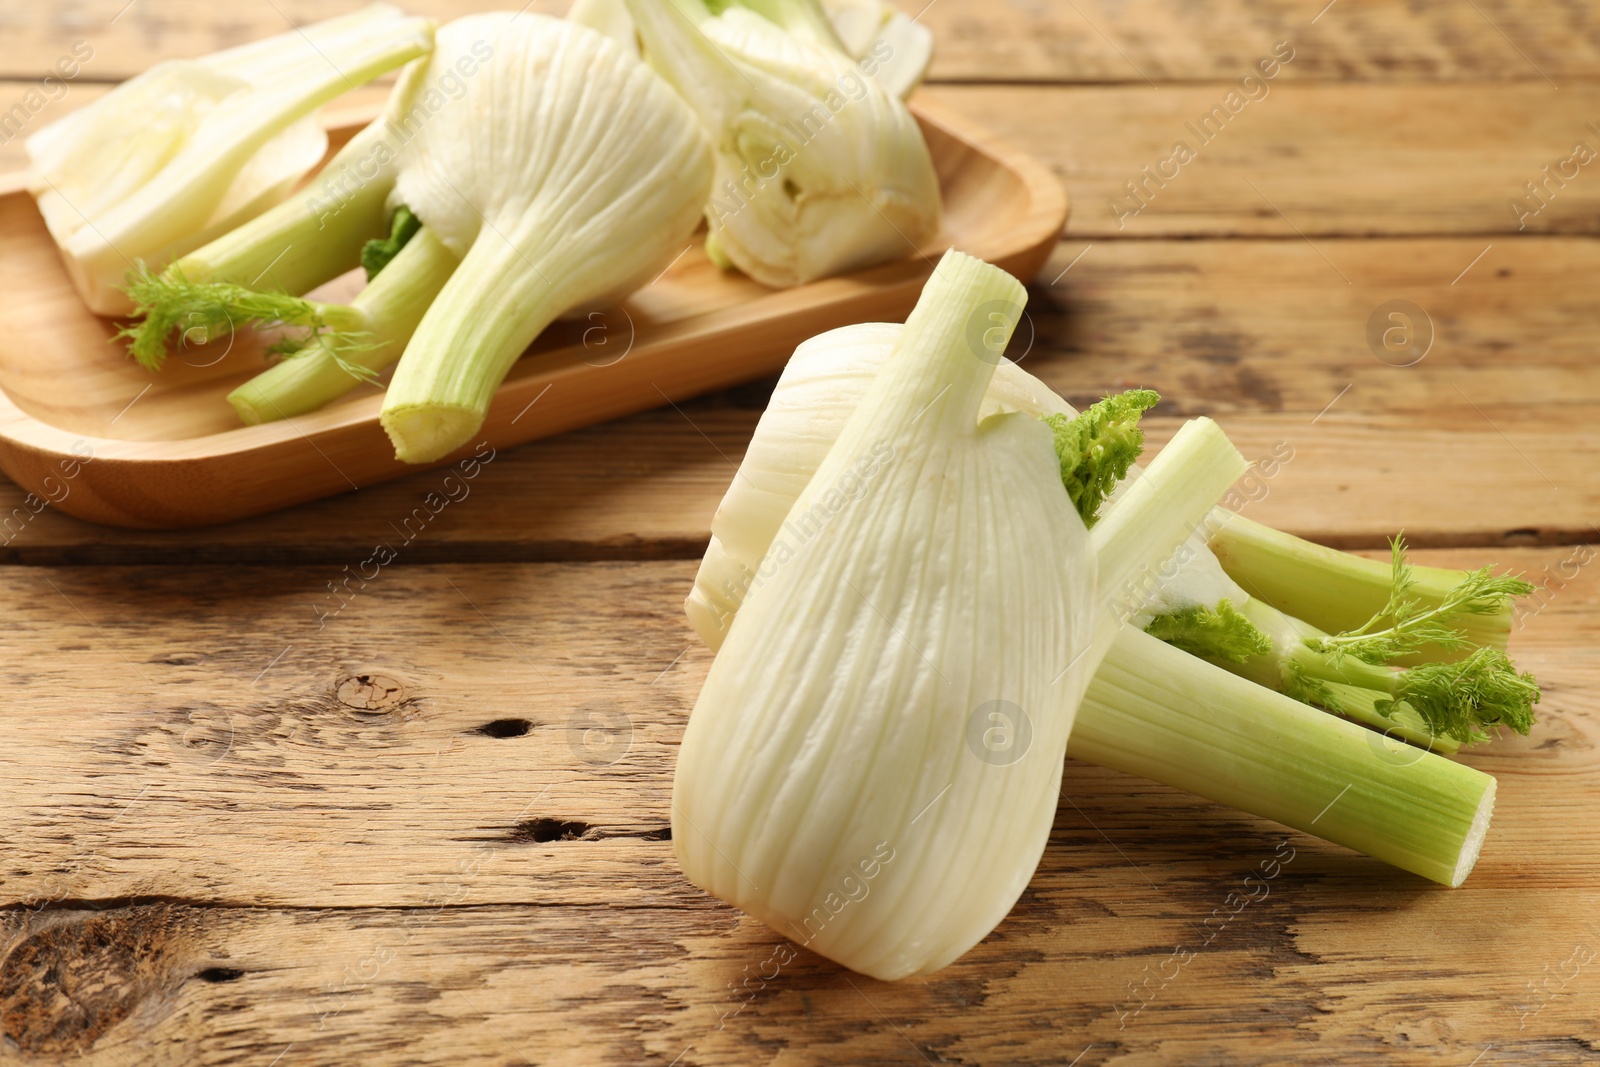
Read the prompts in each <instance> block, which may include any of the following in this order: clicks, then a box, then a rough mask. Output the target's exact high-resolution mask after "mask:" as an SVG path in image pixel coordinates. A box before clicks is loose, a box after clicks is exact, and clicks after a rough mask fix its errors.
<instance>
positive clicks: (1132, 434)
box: [1044, 389, 1161, 526]
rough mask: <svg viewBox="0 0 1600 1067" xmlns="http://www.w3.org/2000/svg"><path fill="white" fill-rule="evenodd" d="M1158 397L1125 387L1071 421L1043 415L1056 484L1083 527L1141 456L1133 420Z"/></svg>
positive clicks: (1091, 522)
mask: <svg viewBox="0 0 1600 1067" xmlns="http://www.w3.org/2000/svg"><path fill="white" fill-rule="evenodd" d="M1160 399H1161V397H1160V395H1159V394H1157V393H1156V392H1155V391H1154V390H1152V389H1130V390H1128V391H1127V392H1125V393H1118V394H1117V395H1116V396H1108V397H1106V398H1105V399H1104V400H1102V401H1100V402H1099V403H1098V404H1095V405H1094V406H1092V407H1090V408H1089V409H1088V410H1086V411H1083V412H1081V413H1079V414H1078V416H1077V417H1076V418H1068V417H1067V416H1065V415H1049V416H1046V417H1045V420H1044V421H1045V423H1046V424H1048V425H1049V427H1050V429H1051V430H1053V431H1054V432H1055V445H1056V458H1057V459H1059V460H1060V462H1061V483H1062V484H1063V485H1065V486H1066V488H1067V496H1068V497H1070V498H1071V500H1072V506H1073V507H1074V508H1076V509H1077V511H1078V514H1079V515H1081V516H1082V517H1083V522H1084V525H1085V526H1093V525H1094V524H1095V520H1096V519H1097V518H1098V517H1099V515H1100V506H1101V505H1102V504H1104V503H1105V501H1106V498H1107V497H1108V496H1110V495H1111V492H1112V490H1114V489H1115V488H1116V487H1117V484H1118V483H1119V482H1121V481H1122V479H1124V478H1126V477H1127V476H1128V471H1129V469H1130V468H1132V466H1133V465H1134V463H1136V462H1138V459H1139V456H1140V454H1141V453H1143V452H1144V431H1143V430H1141V429H1140V428H1139V419H1140V418H1141V417H1142V416H1143V415H1144V413H1145V412H1146V411H1149V410H1150V409H1151V408H1153V407H1155V406H1156V403H1157V401H1159V400H1160Z"/></svg>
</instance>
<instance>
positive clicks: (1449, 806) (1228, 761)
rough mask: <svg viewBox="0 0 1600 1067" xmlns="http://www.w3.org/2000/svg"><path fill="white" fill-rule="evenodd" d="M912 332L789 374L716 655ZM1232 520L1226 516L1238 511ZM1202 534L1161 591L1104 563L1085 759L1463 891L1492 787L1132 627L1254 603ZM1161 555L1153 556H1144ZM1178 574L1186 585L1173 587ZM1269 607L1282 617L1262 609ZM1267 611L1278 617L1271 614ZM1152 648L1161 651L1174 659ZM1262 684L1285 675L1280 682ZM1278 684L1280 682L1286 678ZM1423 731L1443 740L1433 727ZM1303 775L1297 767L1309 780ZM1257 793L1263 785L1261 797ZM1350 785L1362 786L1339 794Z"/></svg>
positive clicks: (705, 634)
mask: <svg viewBox="0 0 1600 1067" xmlns="http://www.w3.org/2000/svg"><path fill="white" fill-rule="evenodd" d="M901 329H902V327H899V326H895V325H887V324H868V325H862V326H854V327H846V328H844V329H841V330H835V331H832V332H830V333H827V334H823V335H821V336H819V337H815V338H812V339H811V340H810V341H807V342H806V343H804V344H803V345H801V346H800V348H799V349H798V350H797V351H796V353H795V355H794V358H793V359H791V361H790V363H789V365H788V367H787V368H786V369H785V371H784V374H783V377H782V378H781V379H780V380H779V383H778V386H777V388H776V389H775V390H774V392H773V396H772V400H771V403H770V404H769V406H768V409H767V411H766V413H765V414H764V415H763V416H762V419H761V421H760V423H759V424H758V426H757V429H756V433H755V436H754V438H753V439H752V441H751V443H750V446H749V448H748V450H747V451H746V454H745V459H744V462H743V463H742V464H741V466H740V469H739V472H738V474H737V476H736V477H735V478H734V479H733V483H732V484H731V485H730V487H729V489H728V492H727V495H726V496H725V497H724V498H723V501H722V504H721V505H720V506H719V507H718V509H717V513H716V516H715V518H714V519H713V520H712V530H713V537H712V540H711V543H710V546H709V547H708V549H707V552H706V556H705V559H704V561H703V562H702V564H701V568H700V572H699V574H698V575H697V577H696V582H695V588H694V590H693V591H692V592H691V594H690V596H689V599H688V601H687V602H686V605H685V608H686V611H687V613H688V615H689V618H690V620H691V622H692V623H693V625H694V627H695V629H696V631H697V632H698V633H699V634H700V636H701V638H702V639H703V640H704V641H705V642H706V644H707V645H708V646H710V647H711V648H712V649H714V650H715V649H717V648H719V647H720V646H721V644H722V642H723V641H724V640H725V639H726V638H727V636H728V634H729V633H730V632H731V629H732V625H733V622H734V618H735V613H736V612H737V611H738V610H739V605H740V603H741V602H742V601H743V599H744V598H745V597H746V596H747V595H749V593H750V591H751V590H752V589H757V588H759V587H760V586H761V585H762V584H764V582H765V581H766V580H767V579H768V578H769V577H770V575H771V573H772V572H773V567H772V562H771V559H772V557H771V553H770V552H769V551H768V549H769V546H773V545H775V544H777V543H779V542H783V541H792V540H793V539H794V538H795V536H796V532H795V530H794V528H793V526H792V525H791V524H790V523H788V522H787V521H786V518H787V514H788V508H789V506H790V504H791V503H792V501H793V500H794V499H795V498H796V497H797V496H798V495H799V493H800V492H801V491H802V490H803V489H804V488H805V487H806V486H807V485H808V484H810V482H811V480H812V476H813V472H814V471H815V469H816V467H817V465H818V464H819V462H820V460H821V457H823V456H825V455H827V454H828V450H829V448H830V447H831V445H832V443H833V441H834V439H835V437H836V436H837V434H838V433H839V430H840V428H841V427H842V426H843V425H844V423H845V421H846V420H847V419H848V418H849V417H850V415H851V413H852V412H853V411H854V410H855V405H856V403H857V402H858V400H859V397H860V396H861V395H862V394H863V392H864V391H865V388H866V384H867V383H869V382H870V381H871V380H872V378H873V376H874V375H875V374H876V373H877V371H878V369H879V368H881V367H882V366H884V364H885V361H886V360H887V359H888V358H889V353H890V352H891V351H893V349H894V346H895V344H896V342H897V339H898V337H899V334H900V331H901ZM983 410H984V411H986V412H987V411H1001V410H1005V411H1020V412H1026V413H1029V414H1033V415H1036V416H1040V417H1051V416H1061V415H1070V414H1071V409H1070V408H1069V407H1068V406H1067V405H1066V404H1065V403H1064V402H1063V401H1062V400H1061V399H1060V398H1059V397H1057V396H1055V394H1054V393H1052V392H1051V391H1050V390H1049V389H1048V388H1047V387H1046V386H1045V385H1044V384H1043V383H1041V382H1039V381H1038V380H1037V379H1035V378H1033V377H1032V376H1031V375H1029V374H1027V373H1026V372H1024V371H1022V370H1021V369H1020V368H1018V367H1016V366H1014V365H1012V364H1009V363H1007V362H1004V361H1002V362H1001V363H1000V364H999V366H998V368H997V370H996V373H995V375H994V378H993V379H992V381H991V384H990V388H989V391H988V393H987V395H986V397H985V399H984V401H983ZM1168 447H1169V449H1170V448H1171V446H1170V445H1169V446H1168ZM1164 454H1165V453H1163V455H1164ZM1159 459H1160V457H1158V461H1159ZM1152 469H1153V468H1152ZM1141 481H1143V478H1140V479H1138V480H1133V481H1131V482H1130V484H1128V485H1127V486H1125V487H1124V491H1123V492H1122V493H1120V494H1118V495H1117V496H1116V497H1114V498H1113V499H1112V500H1111V502H1110V503H1109V504H1108V506H1107V513H1106V515H1105V516H1104V518H1103V520H1102V521H1101V522H1099V523H1097V524H1096V526H1095V528H1094V530H1093V531H1092V533H1093V534H1094V535H1095V539H1096V541H1097V542H1098V543H1099V544H1100V545H1101V547H1109V546H1119V547H1121V548H1123V549H1124V555H1125V556H1126V555H1127V552H1126V547H1127V546H1126V543H1125V539H1124V537H1123V536H1122V535H1121V534H1120V533H1119V532H1118V528H1119V526H1120V527H1121V528H1123V529H1136V528H1137V526H1138V525H1139V524H1138V523H1137V522H1134V521H1132V518H1133V516H1132V514H1131V513H1129V512H1122V514H1121V517H1120V518H1119V511H1120V510H1121V509H1122V507H1123V505H1124V504H1126V503H1129V502H1130V501H1131V502H1133V503H1135V504H1137V502H1138V500H1137V497H1136V496H1135V495H1134V494H1135V491H1137V490H1138V489H1139V483H1140V482H1141ZM1217 495H1218V496H1220V495H1221V494H1220V492H1219V493H1218V494H1217ZM1219 514H1220V515H1222V517H1223V519H1224V520H1225V519H1226V513H1222V512H1220V511H1219ZM1193 525H1194V526H1195V527H1200V529H1198V530H1197V531H1196V534H1195V536H1194V538H1193V539H1192V540H1191V541H1190V542H1189V543H1188V544H1186V545H1185V546H1184V550H1185V551H1186V552H1187V553H1188V555H1187V556H1183V555H1180V556H1178V557H1175V559H1179V560H1181V559H1185V558H1187V559H1188V562H1185V563H1183V564H1182V565H1181V566H1177V567H1175V568H1174V569H1169V568H1165V567H1163V568H1161V570H1160V572H1159V573H1161V576H1162V578H1163V579H1164V580H1163V581H1152V582H1145V581H1142V580H1141V581H1136V582H1133V583H1127V584H1126V585H1125V587H1124V588H1125V590H1130V589H1131V590H1132V593H1128V592H1126V591H1121V592H1120V595H1118V594H1119V590H1118V589H1117V588H1116V586H1114V585H1112V584H1111V583H1112V582H1114V581H1115V579H1111V581H1107V575H1108V572H1109V571H1110V570H1111V569H1112V568H1108V567H1107V566H1106V565H1105V561H1102V564H1101V580H1102V584H1101V593H1100V608H1101V623H1100V628H1099V629H1097V639H1098V641H1099V642H1105V643H1108V644H1109V646H1110V647H1109V651H1107V653H1106V657H1107V658H1106V660H1105V662H1104V664H1103V665H1102V667H1101V669H1100V671H1098V672H1097V673H1096V674H1095V676H1094V678H1093V680H1092V681H1091V682H1090V684H1089V688H1088V692H1087V694H1086V696H1085V699H1084V702H1083V704H1082V706H1081V707H1080V710H1079V719H1078V721H1079V727H1078V728H1077V729H1076V731H1075V732H1074V735H1073V740H1072V741H1071V743H1070V745H1069V751H1070V752H1071V753H1072V754H1073V755H1075V756H1081V757H1082V758H1085V759H1089V760H1092V761H1094V762H1099V763H1104V764H1106V765H1109V766H1115V767H1118V768H1120V769H1123V770H1126V771H1129V772H1130V773H1135V774H1141V775H1143V776H1145V777H1148V778H1154V779H1156V780H1158V781H1162V782H1166V783H1169V784H1173V785H1177V786H1179V787H1181V788H1184V789H1187V790H1189V791H1191V792H1194V793H1197V794H1199V795H1201V796H1204V797H1207V798H1209V799H1213V800H1217V801H1219V802H1221V803H1226V804H1231V805H1234V806H1237V807H1241V808H1243V809H1244V810H1246V811H1249V812H1251V813H1253V814H1256V815H1260V816H1263V817H1265V818H1269V819H1273V820H1274V821H1277V822H1281V823H1284V824H1286V825H1290V826H1295V827H1298V828H1300V829H1303V830H1306V831H1307V832H1310V833H1314V834H1317V835H1318V836H1321V837H1323V838H1325V839H1327V840H1330V841H1334V842H1337V843H1340V844H1344V845H1346V846H1348V847H1351V848H1355V849H1358V850H1361V851H1364V852H1367V853H1368V854H1370V855H1373V856H1376V857H1378V858H1380V859H1383V860H1385V861H1386V862H1389V863H1392V864H1394V865H1396V866H1399V867H1402V868H1404V869H1406V870H1410V871H1413V872H1415V873H1418V874H1421V875H1423V876H1425V877H1428V878H1433V879H1435V880H1438V881H1443V882H1445V883H1446V884H1452V885H1454V884H1459V882H1460V880H1461V879H1462V878H1465V876H1466V872H1467V871H1468V870H1470V868H1471V865H1472V862H1473V860H1474V859H1475V857H1476V855H1477V851H1478V848H1479V847H1480V845H1481V842H1482V839H1483V835H1484V833H1485V832H1486V830H1487V825H1488V817H1489V811H1490V809H1491V807H1492V802H1493V779H1491V778H1490V777H1489V776H1487V775H1484V774H1482V773H1481V772H1478V771H1476V770H1473V769H1471V768H1468V767H1463V766H1461V765H1459V764H1455V763H1452V762H1450V761H1448V760H1445V759H1442V758H1440V757H1438V756H1435V755H1432V754H1429V753H1424V752H1418V751H1415V750H1412V749H1409V748H1406V747H1405V746H1397V745H1396V744H1395V743H1394V742H1391V741H1389V740H1388V739H1387V738H1383V737H1379V736H1378V735H1376V734H1373V733H1370V732H1369V731H1367V730H1364V729H1362V728H1361V727H1358V726H1355V725H1354V724H1352V723H1348V722H1343V721H1340V720H1337V719H1335V718H1333V717H1332V716H1329V715H1327V714H1325V713H1323V712H1320V711H1317V710H1314V709H1312V708H1309V707H1306V706H1305V705H1304V704H1303V703H1300V702H1299V701H1297V700H1294V699H1291V698H1290V697H1288V696H1285V695H1283V694H1280V693H1277V692H1271V691H1269V690H1267V689H1265V688H1263V687H1262V686H1261V685H1253V684H1251V683H1250V682H1247V681H1244V680H1243V679H1240V678H1235V677H1233V676H1232V675H1230V674H1229V673H1228V672H1227V671H1226V670H1224V669H1222V668H1221V667H1219V666H1214V665H1212V664H1210V663H1207V662H1204V661H1202V660H1200V659H1198V658H1196V657H1194V656H1191V655H1188V654H1187V653H1180V652H1177V650H1176V649H1168V647H1167V646H1165V645H1162V644H1160V643H1159V642H1156V641H1154V639H1151V638H1146V637H1145V635H1142V634H1138V631H1137V629H1136V628H1135V627H1134V626H1132V625H1128V624H1125V623H1121V620H1122V619H1125V618H1138V620H1139V621H1140V622H1148V621H1149V614H1148V611H1147V609H1148V608H1149V607H1150V605H1149V604H1148V602H1147V594H1146V593H1145V592H1144V589H1145V588H1151V589H1155V590H1157V591H1159V590H1162V589H1163V588H1166V589H1168V593H1169V595H1171V596H1176V597H1180V598H1182V597H1186V596H1187V597H1190V598H1194V599H1198V600H1201V601H1203V602H1206V603H1216V602H1217V601H1218V600H1219V599H1220V600H1224V601H1225V600H1226V598H1228V597H1229V596H1234V597H1236V598H1237V599H1236V601H1235V603H1238V604H1248V603H1249V602H1250V600H1251V598H1250V597H1249V595H1248V594H1246V593H1244V591H1243V590H1241V589H1239V587H1238V586H1237V585H1236V584H1234V583H1233V582H1232V581H1231V580H1230V579H1229V578H1228V577H1227V576H1226V575H1225V574H1223V573H1222V571H1221V569H1220V568H1219V567H1217V565H1216V561H1215V559H1214V558H1212V557H1210V555H1209V550H1208V549H1207V548H1206V546H1205V533H1206V531H1207V530H1209V529H1213V528H1215V527H1216V526H1217V525H1218V520H1216V519H1211V520H1207V521H1206V522H1205V524H1204V526H1202V525H1201V523H1200V521H1199V520H1198V519H1197V520H1196V521H1195V522H1194V523H1193ZM1302 544H1303V542H1302ZM1312 547H1314V546H1312ZM1149 551H1150V550H1149V549H1137V550H1135V551H1134V552H1133V555H1134V556H1136V557H1137V556H1138V555H1140V554H1141V553H1148V552H1149ZM1166 555H1167V553H1166V552H1165V551H1160V552H1156V553H1155V554H1154V555H1152V556H1151V557H1150V562H1153V563H1161V562H1162V561H1163V560H1164V559H1165V557H1166ZM1336 563H1337V561H1336ZM1151 569H1152V573H1156V571H1155V569H1154V568H1151ZM1343 569H1344V568H1343V565H1342V564H1337V565H1336V564H1330V563H1329V562H1328V561H1327V560H1324V559H1322V558H1321V557H1320V556H1317V557H1316V558H1314V559H1313V560H1312V561H1311V562H1310V563H1309V564H1307V565H1304V566H1303V567H1302V570H1301V574H1300V580H1301V581H1302V582H1309V583H1315V582H1318V581H1327V582H1330V583H1332V582H1334V581H1336V580H1337V579H1338V578H1339V577H1340V576H1341V574H1342V573H1343ZM1358 569H1359V568H1358ZM1174 570H1175V574H1176V579H1175V581H1176V585H1177V586H1178V589H1177V590H1173V589H1172V588H1171V586H1172V585H1173V584H1174V579H1172V578H1170V577H1168V575H1171V574H1172V573H1174ZM1254 610H1258V611H1260V612H1266V613H1270V612H1273V610H1274V609H1272V608H1271V606H1270V605H1267V604H1265V603H1261V602H1257V603H1255V605H1254ZM1141 612H1143V614H1141ZM1369 613H1370V609H1369ZM1259 617H1261V618H1262V619H1263V622H1264V623H1265V622H1266V621H1267V619H1268V618H1270V616H1269V615H1261V616H1259ZM1277 618H1278V619H1279V620H1280V621H1279V622H1277V623H1274V624H1273V625H1274V626H1291V625H1294V623H1295V620H1291V619H1289V618H1287V617H1285V616H1282V615H1281V614H1280V615H1278V616H1277ZM1301 625H1303V624H1301ZM1307 629H1308V630H1310V629H1311V628H1309V627H1308V628H1307ZM1129 634H1133V635H1137V638H1139V639H1142V640H1139V639H1136V638H1135V637H1130V636H1128V635H1129ZM1152 647H1154V648H1157V649H1160V650H1161V653H1160V655H1159V657H1157V656H1156V654H1154V653H1152V652H1151V649H1152ZM1168 652H1171V653H1172V654H1170V655H1169V654H1167V653H1168ZM1241 673H1246V676H1247V677H1249V676H1250V675H1249V674H1248V672H1243V671H1242V672H1241ZM1260 680H1261V681H1265V682H1267V683H1268V684H1271V683H1272V679H1271V678H1262V679H1260ZM1278 681H1279V684H1281V678H1279V679H1278ZM1141 686H1142V688H1141ZM1135 690H1137V692H1135ZM1135 697H1137V698H1138V699H1135ZM1163 709H1164V712H1165V714H1167V715H1168V721H1166V724H1165V725H1160V726H1159V729H1152V727H1151V725H1150V723H1151V721H1152V720H1160V716H1161V714H1162V713H1163ZM1308 716H1309V717H1310V718H1307V717H1308ZM1207 719H1216V720H1217V721H1218V722H1219V723H1220V722H1224V721H1225V722H1226V723H1229V724H1231V725H1228V726H1227V728H1225V729H1223V728H1219V729H1217V730H1214V731H1210V732H1207V731H1205V730H1203V729H1199V728H1197V727H1196V723H1203V722H1204V721H1205V720H1207ZM1308 724H1309V725H1308ZM1408 724H1409V725H1408ZM1158 725H1159V722H1158ZM1417 725H1418V724H1417V720H1416V717H1415V715H1414V714H1411V713H1409V712H1407V711H1405V710H1402V711H1401V712H1399V713H1396V714H1395V715H1394V717H1393V718H1392V719H1383V720H1382V722H1381V725H1380V727H1379V728H1380V729H1385V730H1386V731H1387V732H1389V733H1391V734H1394V735H1398V736H1402V737H1409V736H1413V735H1412V733H1411V732H1410V727H1415V726H1417ZM1080 737H1081V738H1082V740H1081V742H1080V740H1079V738H1080ZM1118 738H1120V740H1116V742H1115V743H1112V742H1113V740H1115V739H1118ZM1422 738H1423V740H1424V741H1426V740H1427V739H1428V737H1427V733H1426V731H1424V732H1423V733H1422ZM1432 742H1433V746H1434V747H1435V748H1438V749H1441V750H1452V749H1453V748H1454V745H1453V744H1452V743H1450V742H1449V741H1447V740H1445V739H1440V738H1433V739H1432ZM1297 766H1298V767H1300V768H1301V773H1300V774H1299V775H1296V774H1295V773H1294V771H1293V768H1295V767H1297ZM1179 768H1181V771H1182V773H1181V774H1180V773H1178V769H1179ZM1399 770H1405V772H1406V773H1405V774H1404V776H1401V777H1397V774H1398V771H1399ZM1280 772H1281V773H1280ZM1329 776H1333V777H1338V776H1344V780H1343V781H1342V782H1340V783H1339V788H1336V789H1334V790H1333V791H1332V792H1329V793H1327V795H1324V793H1325V792H1326V791H1324V790H1323V789H1322V788H1321V786H1320V785H1319V784H1314V783H1320V782H1322V781H1324V780H1325V779H1326V778H1328V777H1329ZM1247 783H1254V784H1255V786H1257V787H1256V788H1248V789H1247V788H1245V785H1246V784H1247ZM1397 783H1402V784H1404V785H1405V786H1406V788H1407V789H1408V790H1409V792H1407V793H1406V794H1405V796H1404V797H1400V798H1397V795H1396V793H1395V788H1396V785H1397ZM1344 785H1349V786H1350V789H1349V790H1348V792H1346V793H1343V794H1340V789H1342V787H1343V786H1344ZM1335 794H1340V795H1341V799H1340V801H1339V803H1338V804H1336V805H1334V806H1333V807H1331V808H1328V810H1327V811H1326V812H1324V810H1323V809H1324V808H1327V807H1328V805H1329V802H1330V801H1332V800H1333V799H1334V795H1335ZM1408 812H1409V813H1411V814H1409V815H1408ZM1438 813H1443V814H1438ZM1408 820H1409V821H1408ZM1428 820H1432V821H1431V822H1430V821H1428Z"/></svg>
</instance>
